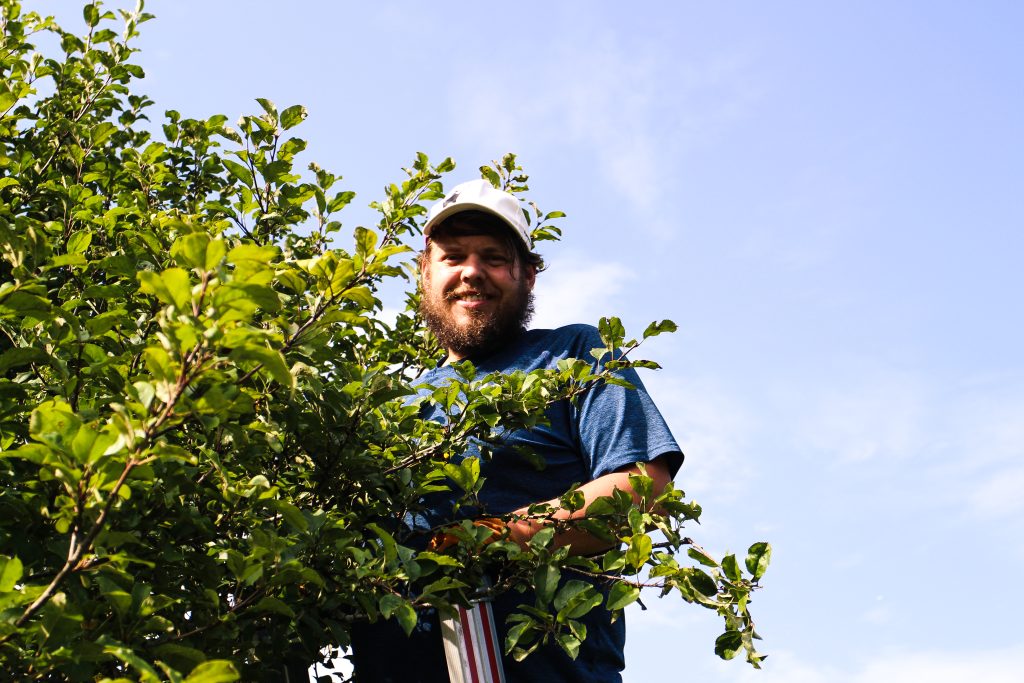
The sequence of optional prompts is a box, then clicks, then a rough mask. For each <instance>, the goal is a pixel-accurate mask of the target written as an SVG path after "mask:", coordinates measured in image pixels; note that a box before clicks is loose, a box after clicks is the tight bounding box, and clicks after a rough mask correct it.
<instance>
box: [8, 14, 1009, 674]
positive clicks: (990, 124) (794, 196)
mask: <svg viewBox="0 0 1024 683" xmlns="http://www.w3.org/2000/svg"><path fill="white" fill-rule="evenodd" d="M26 4H27V5H28V6H30V7H34V8H36V9H38V10H39V11H41V12H42V11H49V12H53V11H56V10H55V9H54V7H53V5H52V4H51V3H26ZM62 5H63V3H62ZM67 5H68V7H69V8H70V7H71V6H72V5H74V3H68V4H67ZM113 6H116V5H113ZM509 7H511V8H512V9H511V10H509V11H499V10H496V9H494V8H493V7H492V6H491V5H487V4H484V3H456V2H434V3H430V4H429V5H428V4H427V3H415V2H411V1H410V2H377V3H354V2H332V3H326V2H312V1H308V0H307V1H302V0H295V1H293V2H289V3H278V2H269V1H265V0H259V1H257V0H250V1H249V2H246V3H240V2H234V3H232V2H198V1H196V0H178V1H176V2H151V3H150V4H149V5H148V7H147V9H148V10H149V11H151V12H153V13H155V14H156V15H157V19H156V20H155V21H153V22H150V23H148V24H144V25H143V27H142V37H141V39H140V40H139V43H138V46H139V47H140V48H141V49H142V52H141V55H140V57H139V60H138V61H139V62H140V63H141V64H142V66H143V67H144V68H145V70H146V73H147V77H146V79H145V80H144V81H143V82H142V83H141V85H140V89H141V90H142V91H144V92H146V93H147V94H149V96H150V97H151V98H152V99H154V100H155V101H156V106H155V107H153V108H152V110H151V112H152V116H153V117H154V119H155V120H157V122H159V115H160V114H161V113H162V112H163V111H164V110H165V109H171V108H173V109H177V110H179V111H180V112H181V113H182V114H183V115H184V116H188V117H197V118H198V117H206V116H210V115H212V114H215V113H224V114H226V115H228V117H229V119H230V120H232V121H233V120H235V119H236V118H237V117H238V116H239V115H241V114H243V113H255V112H257V111H258V105H257V104H256V103H255V101H254V99H255V98H256V97H267V98H270V99H271V100H273V101H274V102H276V103H277V104H278V106H279V107H281V108H283V107H285V106H288V105H291V104H297V103H300V104H304V105H306V106H307V107H308V109H309V118H308V120H307V121H306V122H305V123H304V124H303V125H302V126H300V127H299V128H297V129H296V131H295V132H296V134H297V135H298V136H299V137H302V138H304V139H306V140H307V141H308V142H309V147H308V149H307V151H306V153H305V154H304V156H303V158H304V159H305V160H306V161H313V160H315V161H317V162H318V163H319V164H320V165H321V166H323V167H325V168H327V169H329V170H331V171H333V172H335V173H340V174H342V175H343V176H344V177H345V180H344V181H343V183H342V185H344V187H345V188H346V189H352V190H355V191H356V192H357V199H356V201H355V202H354V203H353V206H352V207H350V208H349V209H346V211H345V212H343V214H341V218H342V220H343V222H344V223H345V225H346V229H347V231H350V230H351V228H354V227H355V226H356V225H360V224H364V225H372V224H374V223H375V222H376V219H375V217H374V215H373V213H372V212H371V211H370V210H369V209H368V208H366V205H367V204H368V203H369V202H370V201H372V200H375V199H379V198H381V196H382V193H381V188H382V187H383V186H384V185H385V184H387V183H390V182H395V181H398V180H400V179H401V178H402V177H403V176H402V172H401V170H400V168H401V167H402V166H407V165H409V163H410V162H411V161H412V159H413V157H414V154H415V153H416V152H417V151H423V152H426V153H427V154H429V155H430V156H431V158H432V159H434V160H435V161H440V160H441V159H442V158H443V157H444V156H449V155H450V156H452V157H454V158H455V160H456V162H457V163H458V168H457V169H456V171H455V172H454V173H453V174H451V175H450V180H449V183H450V184H455V183H457V182H460V181H462V180H466V179H469V178H472V177H477V176H478V172H477V171H476V168H477V167H478V166H480V165H481V164H484V163H488V162H489V161H490V160H491V159H497V158H500V157H501V155H502V154H504V153H505V152H508V151H513V152H516V153H517V154H518V155H519V158H520V161H521V162H522V163H523V165H524V166H525V168H526V171H527V172H528V173H529V174H530V177H531V182H530V186H531V190H532V192H531V197H532V198H533V199H534V200H535V201H536V202H537V203H538V204H539V205H540V206H541V208H542V209H544V210H547V211H550V210H555V209H558V210H562V211H565V212H566V214H567V215H568V217H567V218H566V219H564V220H563V221H562V227H563V229H564V231H565V239H564V240H563V241H562V242H561V243H559V244H556V245H550V244H544V245H543V253H544V255H545V257H546V258H547V260H548V262H549V264H550V269H549V270H548V271H547V272H545V273H543V274H541V276H540V277H539V279H538V290H537V291H538V294H537V296H538V315H537V318H536V320H535V326H541V327H549V326H554V325H558V324H563V323H569V322H590V323H596V321H597V319H598V318H599V317H600V316H602V315H619V316H620V317H622V318H623V321H624V322H625V323H626V327H627V331H631V332H633V333H634V334H638V333H639V332H641V331H642V330H643V327H644V326H645V325H646V324H647V323H648V322H650V321H652V320H655V319H662V318H670V319H672V320H674V321H675V322H676V323H678V325H679V328H680V330H679V332H678V333H677V334H675V335H671V336H669V337H668V338H664V337H662V338H658V339H657V340H652V342H651V343H650V346H649V348H648V349H647V353H646V357H650V358H654V359H655V360H657V361H659V362H660V363H661V364H662V365H663V366H664V370H662V371H659V372H657V373H649V374H647V375H646V376H645V382H646V383H647V384H648V386H649V388H650V389H651V392H652V394H653V395H654V397H655V399H656V401H657V402H658V404H659V405H660V407H661V408H662V411H663V412H664V413H665V415H666V417H667V418H668V421H669V424H670V425H671V427H672V429H673V431H674V433H675V435H676V437H677V439H678V440H679V441H680V443H681V444H682V446H683V449H684V451H685V452H686V456H687V459H686V464H685V465H684V467H683V469H682V471H681V472H680V474H679V476H678V477H677V483H678V485H679V486H680V487H681V488H683V489H684V490H686V492H687V493H688V494H689V495H690V496H692V497H693V498H695V499H696V500H698V501H699V502H700V503H701V504H702V505H703V507H704V511H705V512H704V518H703V524H702V525H701V526H700V527H697V528H695V529H693V530H692V532H691V534H690V535H692V536H693V537H694V538H695V539H697V540H698V541H699V542H701V543H702V544H703V545H705V546H706V547H708V549H709V550H713V551H716V552H724V551H733V552H740V551H743V550H744V549H745V548H746V547H747V545H748V544H750V543H752V542H754V541H758V540H768V541H770V542H771V543H772V544H773V547H774V556H773V563H772V566H771V567H770V569H769V571H768V574H767V575H766V577H765V580H764V586H765V587H764V589H763V590H762V591H760V592H759V593H758V594H757V595H756V596H755V599H754V603H753V605H752V610H753V612H754V614H755V617H756V618H757V619H758V626H759V631H760V632H761V634H762V636H763V637H764V642H763V643H762V649H763V651H764V652H766V653H768V654H769V658H768V660H767V662H766V664H765V670H764V671H761V672H754V671H749V670H748V669H749V667H748V666H747V665H746V664H744V663H742V662H740V661H734V662H721V661H719V660H718V659H717V658H716V657H715V656H714V654H713V652H712V644H713V640H714V637H715V636H716V635H717V633H718V629H719V628H720V626H719V623H718V621H717V620H716V618H715V617H714V616H713V615H712V614H710V613H707V614H705V613H704V612H705V611H704V610H701V609H699V608H697V607H692V606H688V605H685V604H683V603H681V602H680V601H678V600H671V599H669V600H662V601H658V600H655V599H653V598H652V599H649V600H647V601H646V602H647V604H648V606H649V607H650V609H649V610H648V611H647V612H640V611H639V610H632V611H631V612H630V613H629V615H628V621H629V642H628V646H627V664H628V666H627V670H626V672H625V680H626V681H628V682H629V683H640V682H642V681H652V680H666V681H677V680H678V681H685V680H693V681H697V680H699V681H703V682H704V683H718V682H723V683H724V682H725V681H742V682H743V683H747V682H748V681H749V682H755V681H756V682H757V683H781V682H786V683H825V682H828V683H868V682H870V683H896V682H900V683H904V682H905V681H929V682H930V683H936V682H938V683H945V682H946V681H950V682H952V681H957V682H959V681H963V680H966V679H973V680H984V681H987V682H988V683H1010V681H1016V680H1019V676H1020V673H1019V670H1020V664H1019V662H1020V661H1021V657H1022V656H1024V637H1022V636H1021V634H1020V629H1019V625H1018V619H1019V614H1020V613H1021V611H1022V608H1024V600H1022V598H1021V595H1020V590H1019V589H1018V587H1017V586H1016V585H1015V583H1014V582H1015V579H1014V578H1013V576H1015V574H1014V573H1013V571H1014V569H1015V568H1019V567H1020V566H1021V565H1022V563H1024V495H1022V494H1021V492H1022V490H1024V458H1022V456H1024V360H1022V354H1021V349H1024V321H1022V311H1021V308H1022V307H1021V295H1022V293H1024V286H1022V285H1024V275H1022V270H1024V269H1022V267H1021V266H1022V263H1021V262H1022V256H1024V88H1022V85H1024V50H1022V48H1021V46H1020V29H1021V27H1022V26H1024V5H1022V4H1020V3H1016V2H1009V1H1006V2H999V1H995V0H991V1H986V2H977V3H954V2H948V1H937V2H931V1H929V2H925V1H924V0H920V1H918V2H911V1H906V0H900V1H897V2H879V1H877V0H873V1H869V2H860V3H815V2H807V1H805V2H773V3H763V2H753V1H747V2H742V1H736V2H728V3H697V2H690V1H686V2H649V3H636V4H633V5H629V6H627V4H626V3H622V2H604V1H601V2H557V3H554V2H537V1H527V2H520V3H516V4H514V5H509ZM61 12H65V13H64V14H63V15H62V14H60V13H58V17H59V18H61V19H62V20H63V21H64V23H65V24H67V25H68V26H74V25H77V24H76V20H77V21H78V23H79V24H80V14H79V13H78V12H77V10H76V11H74V12H71V11H65V10H64V8H63V6H62V7H61ZM1006 572H1010V574H1009V575H1007V574H1006Z"/></svg>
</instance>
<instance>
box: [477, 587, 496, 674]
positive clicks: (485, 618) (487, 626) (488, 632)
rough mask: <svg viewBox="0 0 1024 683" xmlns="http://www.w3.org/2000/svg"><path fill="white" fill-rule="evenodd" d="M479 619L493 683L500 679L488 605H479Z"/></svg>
mask: <svg viewBox="0 0 1024 683" xmlns="http://www.w3.org/2000/svg"><path fill="white" fill-rule="evenodd" d="M479 607H480V611H479V613H480V621H481V623H482V624H483V626H484V647H485V648H487V664H488V665H489V666H490V668H491V678H492V680H493V681H494V683H498V681H500V680H501V673H500V672H499V669H498V667H499V665H500V663H499V661H498V653H497V652H495V651H494V642H495V641H494V627H493V625H492V624H491V616H492V615H491V610H489V609H487V607H488V605H480V606H479Z"/></svg>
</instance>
